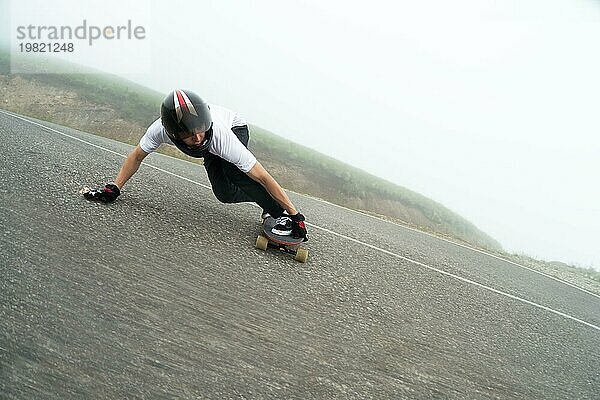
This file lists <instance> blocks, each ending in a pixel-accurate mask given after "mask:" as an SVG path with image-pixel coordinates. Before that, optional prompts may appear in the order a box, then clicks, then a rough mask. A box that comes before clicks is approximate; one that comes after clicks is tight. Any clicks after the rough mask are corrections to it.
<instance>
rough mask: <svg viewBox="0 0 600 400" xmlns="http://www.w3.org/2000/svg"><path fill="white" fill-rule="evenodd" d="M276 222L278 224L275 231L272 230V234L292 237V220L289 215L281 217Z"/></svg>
mask: <svg viewBox="0 0 600 400" xmlns="http://www.w3.org/2000/svg"><path fill="white" fill-rule="evenodd" d="M275 222H276V224H275V226H274V227H273V229H271V232H273V233H274V234H276V235H280V236H291V234H292V220H291V218H290V217H288V216H287V215H282V216H281V217H279V218H277V220H276V221H275Z"/></svg>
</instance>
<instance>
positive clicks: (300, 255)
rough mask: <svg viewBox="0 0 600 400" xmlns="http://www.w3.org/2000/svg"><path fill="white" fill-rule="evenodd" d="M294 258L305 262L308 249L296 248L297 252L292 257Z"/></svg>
mask: <svg viewBox="0 0 600 400" xmlns="http://www.w3.org/2000/svg"><path fill="white" fill-rule="evenodd" d="M294 260H296V261H300V262H301V263H305V262H306V260H308V250H305V249H298V252H297V253H296V256H295V257H294Z"/></svg>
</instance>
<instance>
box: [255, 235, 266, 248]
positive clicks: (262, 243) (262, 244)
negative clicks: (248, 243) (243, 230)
mask: <svg viewBox="0 0 600 400" xmlns="http://www.w3.org/2000/svg"><path fill="white" fill-rule="evenodd" d="M268 246H269V240H268V239H267V238H266V237H264V236H258V237H257V238H256V248H257V249H261V250H267V247H268Z"/></svg>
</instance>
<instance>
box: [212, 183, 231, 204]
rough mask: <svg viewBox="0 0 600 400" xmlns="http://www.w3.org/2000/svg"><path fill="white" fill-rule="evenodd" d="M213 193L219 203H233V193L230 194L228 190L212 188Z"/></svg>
mask: <svg viewBox="0 0 600 400" xmlns="http://www.w3.org/2000/svg"><path fill="white" fill-rule="evenodd" d="M212 189H213V193H214V194H215V197H216V198H217V200H219V201H220V202H221V203H234V202H235V201H234V199H235V193H232V191H231V190H229V188H222V187H213V188H212Z"/></svg>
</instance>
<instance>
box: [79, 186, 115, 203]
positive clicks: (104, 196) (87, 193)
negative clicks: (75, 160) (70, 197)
mask: <svg viewBox="0 0 600 400" xmlns="http://www.w3.org/2000/svg"><path fill="white" fill-rule="evenodd" d="M81 194H83V197H85V198H86V199H88V200H92V201H101V202H103V203H112V202H113V201H115V200H116V199H117V197H119V195H120V194H121V191H120V190H119V187H118V186H117V185H115V184H114V183H108V184H106V186H104V187H103V188H98V189H90V188H87V187H86V188H83V189H82V190H81Z"/></svg>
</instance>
